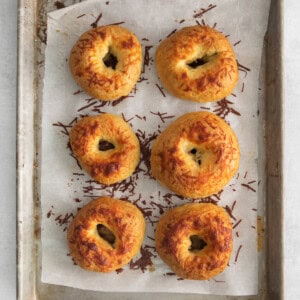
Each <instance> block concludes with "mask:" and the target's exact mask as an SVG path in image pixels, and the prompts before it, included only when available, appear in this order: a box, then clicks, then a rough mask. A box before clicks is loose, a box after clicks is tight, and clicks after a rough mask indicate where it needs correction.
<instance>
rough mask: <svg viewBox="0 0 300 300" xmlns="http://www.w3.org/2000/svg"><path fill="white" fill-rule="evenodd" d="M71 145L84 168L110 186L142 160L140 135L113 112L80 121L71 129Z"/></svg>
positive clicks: (96, 178)
mask: <svg viewBox="0 0 300 300" xmlns="http://www.w3.org/2000/svg"><path fill="white" fill-rule="evenodd" d="M70 145H71V148H72V151H73V154H74V155H75V157H76V158H77V159H78V161H79V163H80V165H81V167H82V168H83V169H84V170H85V171H86V172H87V173H88V174H90V176H92V177H93V178H94V179H95V180H97V181H98V182H100V183H103V184H107V185H109V184H113V183H116V182H118V181H121V180H124V179H126V178H127V177H129V176H130V175H131V174H132V173H133V172H134V170H135V168H136V166H137V165H138V163H139V159H140V144H139V140H138V138H137V137H136V135H135V134H134V132H133V131H132V129H131V127H130V126H129V125H128V124H127V123H126V122H125V121H124V120H123V119H122V118H121V117H119V116H116V115H112V114H101V115H97V116H89V117H84V118H82V119H81V120H79V121H78V122H77V123H76V124H75V125H74V126H73V127H72V129H71V131H70Z"/></svg>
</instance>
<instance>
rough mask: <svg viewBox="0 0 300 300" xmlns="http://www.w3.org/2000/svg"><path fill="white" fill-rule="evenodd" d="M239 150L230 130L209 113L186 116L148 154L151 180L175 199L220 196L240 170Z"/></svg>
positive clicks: (165, 132)
mask: <svg viewBox="0 0 300 300" xmlns="http://www.w3.org/2000/svg"><path fill="white" fill-rule="evenodd" d="M239 159H240V150H239V145H238V141H237V138H236V136H235V134H234V132H233V130H232V129H231V128H230V126H229V125H228V124H227V123H226V122H225V121H224V120H223V119H221V118H220V117H218V116H216V115H215V114H213V113H210V112H192V113H187V114H185V115H183V116H181V117H179V118H178V119H176V120H175V121H174V122H173V123H171V124H170V125H169V126H168V127H167V128H166V129H165V130H164V131H163V132H162V133H161V134H160V135H159V136H158V138H157V139H156V141H155V142H154V144H153V147H152V151H151V158H150V161H151V170H152V174H153V176H154V177H155V178H156V179H157V180H158V181H159V182H160V183H161V184H163V185H165V186H167V187H168V188H169V189H170V190H172V191H173V192H175V193H177V194H178V195H181V196H184V197H190V198H201V197H207V196H210V195H212V194H214V193H217V192H219V191H220V190H221V189H223V187H224V186H225V185H226V184H227V183H228V182H229V180H230V179H231V178H232V177H233V175H234V174H235V173H236V171H237V169H238V167H239Z"/></svg>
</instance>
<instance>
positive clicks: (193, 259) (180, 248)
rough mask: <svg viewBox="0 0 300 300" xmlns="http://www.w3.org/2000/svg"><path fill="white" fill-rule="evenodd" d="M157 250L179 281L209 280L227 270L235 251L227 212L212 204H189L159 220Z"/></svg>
mask: <svg viewBox="0 0 300 300" xmlns="http://www.w3.org/2000/svg"><path fill="white" fill-rule="evenodd" d="M155 246H156V250H157V253H158V254H159V256H160V257H161V259H162V260H163V261H164V262H165V263H166V264H167V265H168V266H169V267H170V268H171V269H172V270H173V271H174V272H175V273H176V274H177V275H178V276H180V277H182V278H186V279H195V280H206V279H210V278H212V277H214V276H216V275H218V274H219V273H221V272H222V271H224V269H225V268H226V266H227V264H228V262H229V259H230V256H231V251H232V224H231V222H230V218H229V216H228V214H227V212H226V211H225V210H224V209H223V208H221V207H219V206H217V205H214V204H210V203H189V204H184V205H182V206H178V207H176V208H173V209H170V210H169V211H167V212H166V213H165V214H164V215H163V216H162V217H161V219H160V220H159V222H158V224H157V227H156V232H155Z"/></svg>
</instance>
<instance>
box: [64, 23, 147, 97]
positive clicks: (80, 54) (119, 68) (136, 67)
mask: <svg viewBox="0 0 300 300" xmlns="http://www.w3.org/2000/svg"><path fill="white" fill-rule="evenodd" d="M69 63H70V68H71V72H72V74H73V76H74V79H75V80H76V82H77V83H78V84H79V85H80V86H81V88H82V89H83V90H84V91H85V92H86V93H88V94H89V95H91V96H92V97H94V98H97V99H101V100H105V101H112V100H115V99H117V98H119V97H121V96H126V95H128V94H129V93H130V91H131V90H132V88H133V86H134V85H135V83H136V81H137V80H138V78H139V76H140V73H141V66H142V48H141V45H140V43H139V41H138V39H137V37H136V36H135V35H134V34H133V33H131V32H130V31H128V30H127V29H125V28H123V27H120V26H116V25H111V26H102V27H98V28H95V29H91V30H89V31H87V32H85V33H84V34H83V35H81V36H80V38H79V39H78V41H77V42H76V44H75V45H74V47H73V48H72V50H71V54H70V61H69Z"/></svg>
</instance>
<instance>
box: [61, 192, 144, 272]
mask: <svg viewBox="0 0 300 300" xmlns="http://www.w3.org/2000/svg"><path fill="white" fill-rule="evenodd" d="M144 235H145V220H144V217H143V214H142V213H141V212H140V210H139V209H138V208H137V207H136V206H135V205H133V204H131V203H129V202H127V201H123V200H118V199H113V198H110V197H100V198H98V199H95V200H93V201H91V202H90V203H88V204H87V205H85V206H84V207H83V208H81V209H80V211H79V212H78V213H77V215H76V216H75V218H74V219H73V221H72V222H71V224H70V226H69V228H68V235H67V239H68V245H69V249H70V255H71V257H72V258H73V259H74V261H75V262H76V264H78V265H79V266H80V267H82V268H83V269H86V270H90V271H95V272H112V271H114V270H116V269H119V268H121V267H122V266H124V265H125V264H127V263H128V262H129V261H130V260H131V259H132V258H133V257H134V256H135V255H136V254H137V253H138V251H139V250H140V247H141V245H142V242H143V239H144Z"/></svg>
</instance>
